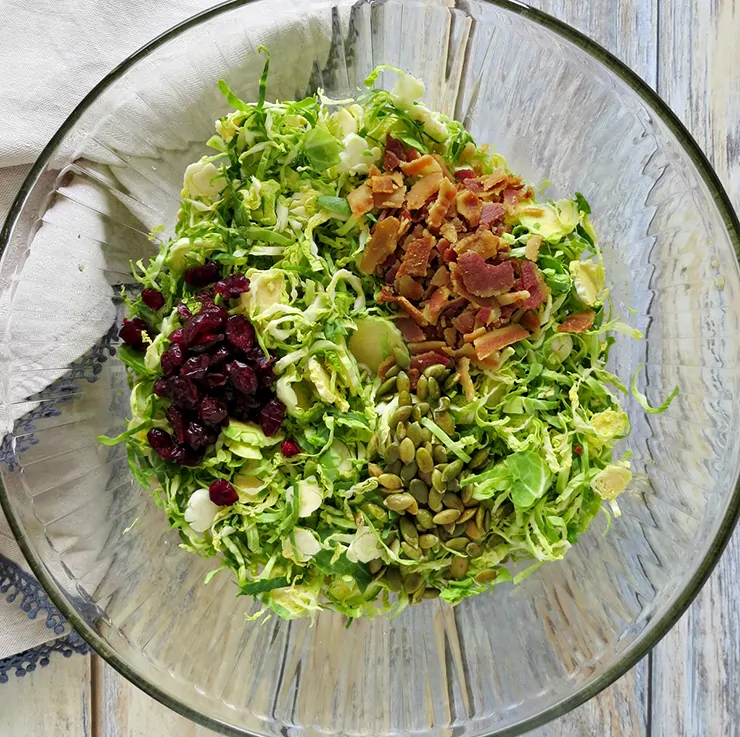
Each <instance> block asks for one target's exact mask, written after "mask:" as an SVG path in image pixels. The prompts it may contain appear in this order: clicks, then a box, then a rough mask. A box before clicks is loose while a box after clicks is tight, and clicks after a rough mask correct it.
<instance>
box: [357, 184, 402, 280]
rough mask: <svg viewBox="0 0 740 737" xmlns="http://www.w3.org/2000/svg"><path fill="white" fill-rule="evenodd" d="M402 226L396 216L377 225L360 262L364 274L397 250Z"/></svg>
mask: <svg viewBox="0 0 740 737" xmlns="http://www.w3.org/2000/svg"><path fill="white" fill-rule="evenodd" d="M362 186H363V187H364V186H365V185H364V184H363V185H362ZM368 190H369V188H368ZM350 197H351V195H350ZM400 226H401V223H400V222H399V221H398V218H395V217H387V218H386V219H385V220H381V221H380V222H379V223H378V224H377V225H376V226H375V228H374V229H373V233H372V235H371V236H370V240H369V241H368V242H367V243H366V244H365V251H364V253H363V254H362V261H361V262H360V271H361V272H362V273H363V274H372V273H373V271H375V269H376V268H377V266H378V265H379V264H382V263H383V261H385V260H386V259H387V258H388V256H390V255H391V254H392V253H393V252H394V251H395V250H396V246H397V245H398V230H399V228H400Z"/></svg>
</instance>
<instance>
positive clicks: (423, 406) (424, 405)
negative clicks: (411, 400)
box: [416, 402, 431, 422]
mask: <svg viewBox="0 0 740 737" xmlns="http://www.w3.org/2000/svg"><path fill="white" fill-rule="evenodd" d="M416 406H417V407H418V408H419V413H420V414H421V416H422V417H426V416H427V415H428V414H429V410H430V409H431V406H430V404H429V402H419V403H418V404H417V405H416ZM419 422H421V420H419Z"/></svg>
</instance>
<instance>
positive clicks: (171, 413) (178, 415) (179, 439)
mask: <svg viewBox="0 0 740 737" xmlns="http://www.w3.org/2000/svg"><path fill="white" fill-rule="evenodd" d="M165 415H166V416H167V420H168V421H169V423H170V425H172V430H173V435H174V436H175V442H176V443H178V445H182V444H183V443H184V442H185V430H186V429H187V424H188V423H187V420H186V419H185V415H183V413H182V411H181V410H179V409H178V408H177V407H175V405H174V404H173V405H171V406H169V407H168V408H167V411H166V412H165Z"/></svg>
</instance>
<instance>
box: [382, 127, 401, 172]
mask: <svg viewBox="0 0 740 737" xmlns="http://www.w3.org/2000/svg"><path fill="white" fill-rule="evenodd" d="M403 160H404V152H403V144H402V143H401V141H399V140H397V139H395V138H391V136H390V134H388V135H386V137H385V156H384V157H383V168H384V169H385V170H386V171H392V170H393V169H397V168H398V166H399V165H400V164H401V162H402V161H403Z"/></svg>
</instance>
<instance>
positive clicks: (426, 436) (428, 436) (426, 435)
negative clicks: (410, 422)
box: [421, 427, 434, 443]
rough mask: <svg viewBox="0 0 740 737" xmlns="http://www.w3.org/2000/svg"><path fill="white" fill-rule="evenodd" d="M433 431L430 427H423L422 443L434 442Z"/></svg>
mask: <svg viewBox="0 0 740 737" xmlns="http://www.w3.org/2000/svg"><path fill="white" fill-rule="evenodd" d="M432 437H434V436H433V435H432V431H431V430H430V429H429V428H428V427H422V428H421V442H422V443H431V442H432Z"/></svg>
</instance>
